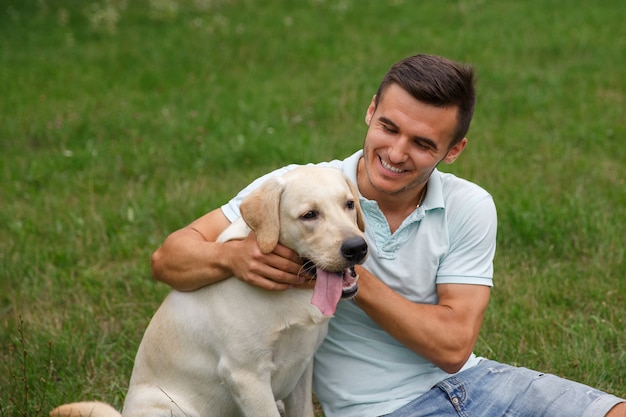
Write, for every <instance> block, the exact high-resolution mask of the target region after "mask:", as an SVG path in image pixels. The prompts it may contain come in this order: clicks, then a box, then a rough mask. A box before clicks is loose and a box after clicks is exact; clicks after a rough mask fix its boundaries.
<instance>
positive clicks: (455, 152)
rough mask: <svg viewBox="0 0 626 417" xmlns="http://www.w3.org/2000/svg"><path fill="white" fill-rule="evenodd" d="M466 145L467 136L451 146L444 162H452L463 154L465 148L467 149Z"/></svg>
mask: <svg viewBox="0 0 626 417" xmlns="http://www.w3.org/2000/svg"><path fill="white" fill-rule="evenodd" d="M465 145H467V138H463V139H461V141H460V142H459V143H457V144H456V145H454V146H453V147H451V148H450V150H449V151H448V153H447V154H446V156H445V157H444V158H443V162H444V163H446V164H451V163H453V162H454V161H456V159H457V158H458V157H459V155H461V152H463V149H465Z"/></svg>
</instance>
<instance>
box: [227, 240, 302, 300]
mask: <svg viewBox="0 0 626 417" xmlns="http://www.w3.org/2000/svg"><path fill="white" fill-rule="evenodd" d="M224 245H229V246H231V251H232V252H231V251H229V252H230V253H231V254H232V255H231V260H230V264H231V268H232V272H233V275H235V276H236V277H237V278H239V279H240V280H242V281H244V282H246V283H248V284H250V285H254V286H257V287H260V288H263V289H266V290H272V291H282V290H286V289H288V288H293V287H295V286H301V285H305V287H306V285H307V284H306V282H307V281H310V280H311V276H309V275H308V274H307V273H306V272H305V270H304V268H303V267H302V261H301V259H300V257H299V256H298V254H297V253H295V252H294V251H293V250H291V249H289V248H287V247H285V246H283V245H281V244H278V246H276V247H275V248H274V250H273V251H272V252H270V253H267V254H265V253H263V252H261V250H260V249H259V245H258V243H257V240H256V235H255V234H254V233H250V234H249V235H248V237H246V238H245V239H243V240H237V241H229V242H225V243H224Z"/></svg>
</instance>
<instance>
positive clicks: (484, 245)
mask: <svg viewBox="0 0 626 417" xmlns="http://www.w3.org/2000/svg"><path fill="white" fill-rule="evenodd" d="M461 206H462V208H461V209H458V210H456V211H453V212H452V213H451V215H450V218H449V219H448V226H449V234H450V248H449V250H448V252H447V253H446V255H445V256H443V258H442V259H441V262H440V264H439V270H438V272H437V284H475V285H487V286H493V281H492V279H493V259H494V256H495V252H496V233H497V213H496V207H495V204H494V202H493V199H492V198H491V196H490V195H489V194H486V193H485V194H483V195H481V196H477V197H476V198H474V199H473V201H471V202H467V201H465V202H464V204H463V205H461Z"/></svg>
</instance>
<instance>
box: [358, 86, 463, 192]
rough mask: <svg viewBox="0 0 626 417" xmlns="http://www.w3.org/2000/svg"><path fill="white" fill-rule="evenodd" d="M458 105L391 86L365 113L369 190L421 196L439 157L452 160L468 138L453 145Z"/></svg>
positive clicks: (363, 185) (366, 186)
mask: <svg viewBox="0 0 626 417" xmlns="http://www.w3.org/2000/svg"><path fill="white" fill-rule="evenodd" d="M457 109H458V108H457V107H456V106H454V107H435V106H431V105H428V104H424V103H422V102H420V101H418V100H416V99H415V98H413V97H412V96H411V95H410V94H409V93H407V92H406V91H405V90H404V89H402V88H401V87H400V86H398V85H397V84H391V85H390V86H389V87H388V88H387V90H385V92H384V93H383V96H382V97H381V99H380V100H379V102H378V107H377V108H375V105H374V100H372V103H371V104H370V106H369V108H368V109H367V115H366V117H365V122H366V123H367V125H368V126H369V128H368V130H367V134H366V136H365V143H364V145H363V150H364V158H363V162H364V166H365V169H366V174H367V180H368V181H365V182H361V181H359V186H360V187H361V188H362V189H361V192H362V193H363V195H364V196H365V197H367V198H371V199H377V198H381V197H389V196H391V195H394V196H395V195H403V196H405V197H407V198H409V199H410V198H411V197H414V198H417V197H418V194H419V192H420V191H421V189H422V187H421V185H423V184H425V183H426V181H428V178H429V177H430V174H431V173H432V172H433V170H434V169H435V167H436V166H437V165H438V164H439V162H441V161H444V162H446V163H452V162H453V161H454V160H455V159H456V158H457V157H458V156H459V154H460V153H461V151H462V150H463V148H464V147H465V144H466V143H467V140H466V139H463V140H462V141H461V142H460V143H458V144H456V145H454V146H453V147H452V148H450V143H451V142H452V136H453V134H454V131H455V129H456V122H457V120H456V118H457Z"/></svg>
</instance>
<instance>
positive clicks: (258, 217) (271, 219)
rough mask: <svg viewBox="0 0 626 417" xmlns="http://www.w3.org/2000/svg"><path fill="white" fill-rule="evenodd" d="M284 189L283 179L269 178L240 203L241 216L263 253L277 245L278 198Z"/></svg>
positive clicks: (278, 227) (278, 223)
mask: <svg viewBox="0 0 626 417" xmlns="http://www.w3.org/2000/svg"><path fill="white" fill-rule="evenodd" d="M284 189H285V180H284V179H283V178H280V177H276V178H270V179H268V180H267V181H265V182H264V183H263V184H262V185H261V186H260V187H259V188H257V189H256V190H254V191H253V192H252V193H250V195H249V196H248V197H246V198H245V199H244V200H243V201H242V202H241V207H240V209H241V216H242V217H243V220H244V221H245V222H246V224H247V225H248V227H250V229H252V230H253V231H254V233H255V234H256V238H257V242H258V243H259V248H260V249H261V252H263V253H270V252H271V251H273V250H274V248H275V247H276V245H277V244H278V237H279V234H280V216H279V212H280V197H281V195H282V193H283V190H284Z"/></svg>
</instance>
